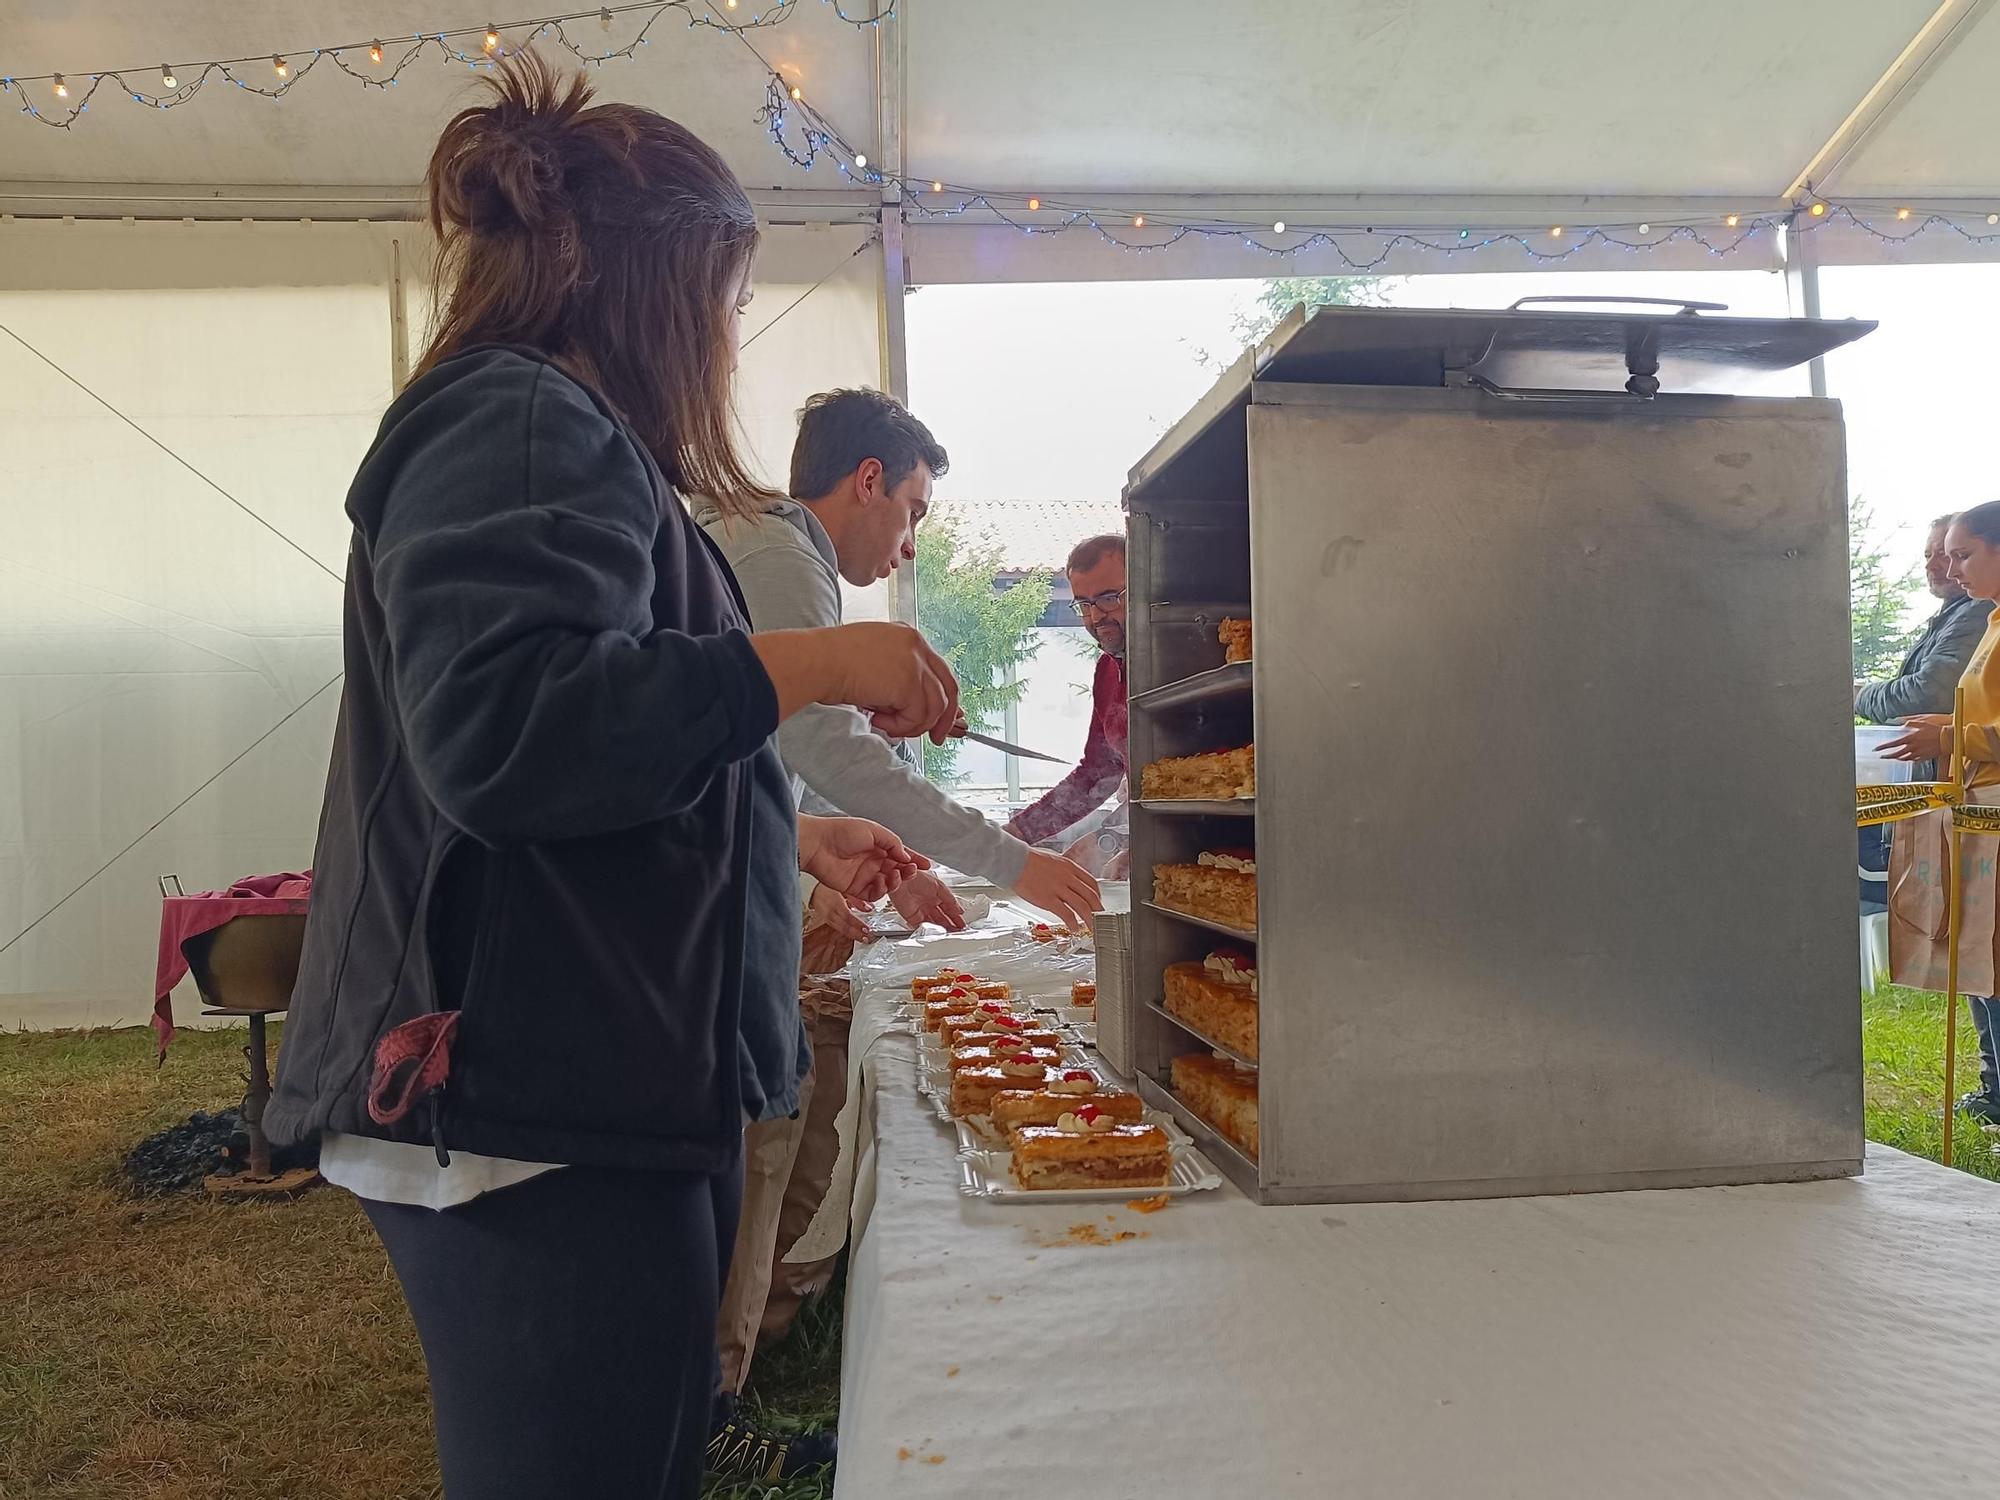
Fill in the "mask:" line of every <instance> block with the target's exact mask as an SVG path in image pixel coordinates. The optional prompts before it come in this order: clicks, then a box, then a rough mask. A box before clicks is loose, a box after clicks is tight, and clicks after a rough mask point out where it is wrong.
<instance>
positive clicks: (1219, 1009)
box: [1165, 948, 1257, 1062]
mask: <svg viewBox="0 0 2000 1500" xmlns="http://www.w3.org/2000/svg"><path fill="white" fill-rule="evenodd" d="M1165 989H1166V1005H1167V1014H1168V1015H1170V1016H1178V1017H1179V1018H1180V1019H1181V1020H1183V1021H1185V1022H1187V1023H1188V1025H1190V1026H1192V1027H1193V1028H1194V1029H1195V1030H1196V1031H1199V1032H1200V1033H1201V1034H1202V1035H1203V1036H1205V1037H1207V1038H1208V1039H1209V1040H1210V1041H1211V1042H1217V1043H1219V1044H1221V1045H1222V1046H1224V1047H1227V1048H1229V1049H1230V1050H1231V1051H1233V1052H1239V1053H1241V1054H1242V1055H1243V1056H1245V1057H1247V1058H1249V1059H1250V1060H1251V1061H1253V1062H1254V1061H1256V1058H1257V961H1256V960H1255V959H1253V958H1252V957H1251V956H1250V955H1249V954H1247V953H1239V952H1237V951H1236V950H1235V949H1233V948H1220V949H1217V950H1216V951H1215V952H1214V953H1211V954H1209V955H1208V957H1207V958H1205V959H1203V960H1202V961H1201V962H1200V963H1183V964H1168V965H1167V972H1166V976H1165Z"/></svg>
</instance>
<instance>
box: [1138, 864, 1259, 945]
mask: <svg viewBox="0 0 2000 1500" xmlns="http://www.w3.org/2000/svg"><path fill="white" fill-rule="evenodd" d="M1153 901H1154V903H1155V904H1157V905H1160V906H1164V907H1166V908H1167V909H1168V910H1170V911H1180V912H1186V913H1187V914H1188V915H1189V916H1191V917H1200V918H1202V919H1203V920H1204V921H1208V922H1220V923H1221V924H1222V925H1223V926H1224V927H1235V928H1239V929H1241V930H1242V931H1244V932H1254V931H1255V930H1256V927H1257V856H1256V854H1255V853H1254V852H1253V851H1251V850H1249V849H1204V850H1202V852H1201V853H1200V854H1198V855H1196V856H1195V862H1194V863H1193V864H1191V865H1154V866H1153Z"/></svg>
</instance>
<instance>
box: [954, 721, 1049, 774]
mask: <svg viewBox="0 0 2000 1500" xmlns="http://www.w3.org/2000/svg"><path fill="white" fill-rule="evenodd" d="M965 738H967V739H969V740H977V741H979V743H980V744H982V745H990V746H992V747H993V748H994V749H995V750H1000V751H1004V752H1005V753H1006V754H1008V755H1019V756H1023V757H1025V758H1026V759H1028V760H1048V761H1054V762H1055V763H1056V764H1057V765H1061V764H1063V760H1062V757H1061V756H1058V755H1044V754H1042V752H1041V751H1039V750H1030V749H1028V748H1027V747H1026V746H1025V745H1010V744H1008V743H1007V742H1006V741H1005V740H996V739H995V738H994V737H993V736H992V735H990V734H979V733H977V732H976V731H974V730H970V729H968V730H966V731H965Z"/></svg>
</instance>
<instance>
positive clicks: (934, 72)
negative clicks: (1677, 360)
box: [908, 0, 2000, 196]
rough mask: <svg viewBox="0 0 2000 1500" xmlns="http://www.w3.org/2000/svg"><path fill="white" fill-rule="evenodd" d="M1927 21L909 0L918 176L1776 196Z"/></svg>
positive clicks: (1882, 3) (1332, 3) (1888, 0)
mask: <svg viewBox="0 0 2000 1500" xmlns="http://www.w3.org/2000/svg"><path fill="white" fill-rule="evenodd" d="M1933 9H1934V0H1758V3H1757V4H1754V5H1746V4H1743V3H1742V0H1678V3H1675V4H1664V5H1634V4H1621V5H1606V4H1603V3H1602V0H1535V3H1533V4H1525V3H1521V0H1440V3H1431V4H1416V3H1409V0H1313V3H1300V0H1242V3H1233V4H1229V5H1226V6H1225V5H1220V4H1217V3H1215V0H1151V3H1149V4H1147V5H1145V6H1144V7H1143V16H1141V15H1140V14H1139V13H1138V12H1139V8H1135V7H1130V6H1121V5H1077V4H1075V3H1073V0H1018V3H1014V4H1009V5H1004V6H992V5H956V4H919V5H917V6H915V7H913V9H912V10H911V12H910V19H909V23H908V25H909V49H910V150H911V167H912V169H913V170H914V171H917V172H919V173H921V174H923V175H925V176H935V177H941V178H943V179H945V180H947V181H950V182H954V183H964V184H972V185H977V186H982V187H985V186H1002V187H1009V188H1018V189H1022V190H1027V189H1039V190H1041V191H1044V192H1051V191H1054V192H1060V191H1061V190H1064V189H1070V190H1077V189H1089V190H1096V191H1135V192H1136V191H1143V190H1144V189H1146V188H1148V187H1153V188H1175V189H1181V190H1186V191H1204V190H1208V191H1234V192H1286V191H1318V192H1393V193H1447V194H1451V193H1480V194H1492V193H1523V194H1574V193H1621V194H1647V195H1661V194H1700V195H1713V194H1717V193H1754V194H1758V195H1760V196H1768V195H1770V194H1772V193H1775V192H1778V191H1780V190H1782V189H1783V188H1784V186H1785V185H1786V183H1788V182H1789V181H1790V180H1791V177H1792V174H1793V173H1795V172H1796V171H1797V170H1798V169H1799V167H1800V166H1801V165H1802V164H1803V163H1804V162H1805V161H1807V160H1808V159H1809V158H1810V157H1811V156H1812V154H1813V153H1814V152H1815V151H1816V150H1817V149H1818V148H1819V146H1820V145H1821V144H1822V143H1823V142H1824V141H1825V140H1826V138H1827V137H1828V136H1829V135H1830V134H1831V133H1832V132H1833V131H1834V129H1835V128H1836V127H1837V126H1838V125H1839V124H1840V122H1841V120H1842V119H1843V118H1844V117H1845V116H1846V114H1847V112H1848V110H1849V109H1851V108H1852V107H1853V105H1854V103H1855V101H1856V100H1858V99H1860V98H1861V97H1862V95H1863V94H1865V93H1866V92H1867V90H1868V89H1869V87H1870V86H1871V85H1872V84H1873V83H1874V82H1875V81H1876V79H1877V78H1878V77H1879V76H1880V75H1881V74H1882V72H1883V70H1884V69H1885V68H1887V67H1888V65H1889V64H1890V63H1891V62H1892V61H1893V60H1894V59H1895V57H1896V56H1897V54H1898V53H1899V52H1900V51H1901V50H1902V48H1903V47H1904V45H1905V44H1906V43H1908V42H1909V40H1910V39H1911V37H1912V36H1914V35H1915V34H1916V32H1917V31H1918V30H1919V28H1921V27H1922V25H1923V23H1924V22H1925V20H1926V19H1927V18H1928V17H1929V15H1930V14H1931V12H1932V10H1933ZM1996 185H2000V184H1996Z"/></svg>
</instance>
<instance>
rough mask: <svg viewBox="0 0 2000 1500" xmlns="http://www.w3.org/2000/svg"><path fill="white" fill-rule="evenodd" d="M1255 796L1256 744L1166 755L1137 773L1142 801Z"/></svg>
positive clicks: (1222, 798)
mask: <svg viewBox="0 0 2000 1500" xmlns="http://www.w3.org/2000/svg"><path fill="white" fill-rule="evenodd" d="M1256 795H1257V747H1256V746H1255V745H1243V746H1241V747H1239V748H1237V749H1235V750H1212V751H1209V752H1208V753H1207V754H1204V755H1178V756H1169V757H1168V758H1167V759H1165V760H1156V761H1154V762H1153V763H1152V764H1151V765H1149V766H1147V767H1146V768H1145V770H1143V771H1141V772H1140V773H1139V796H1140V798H1141V799H1143V800H1147V801H1150V800H1153V799H1156V798H1157V799H1160V800H1163V801H1179V800H1186V799H1190V798H1192V799H1197V800H1201V801H1217V802H1222V801H1227V800H1229V799H1230V798H1232V797H1254V796H1256Z"/></svg>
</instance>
